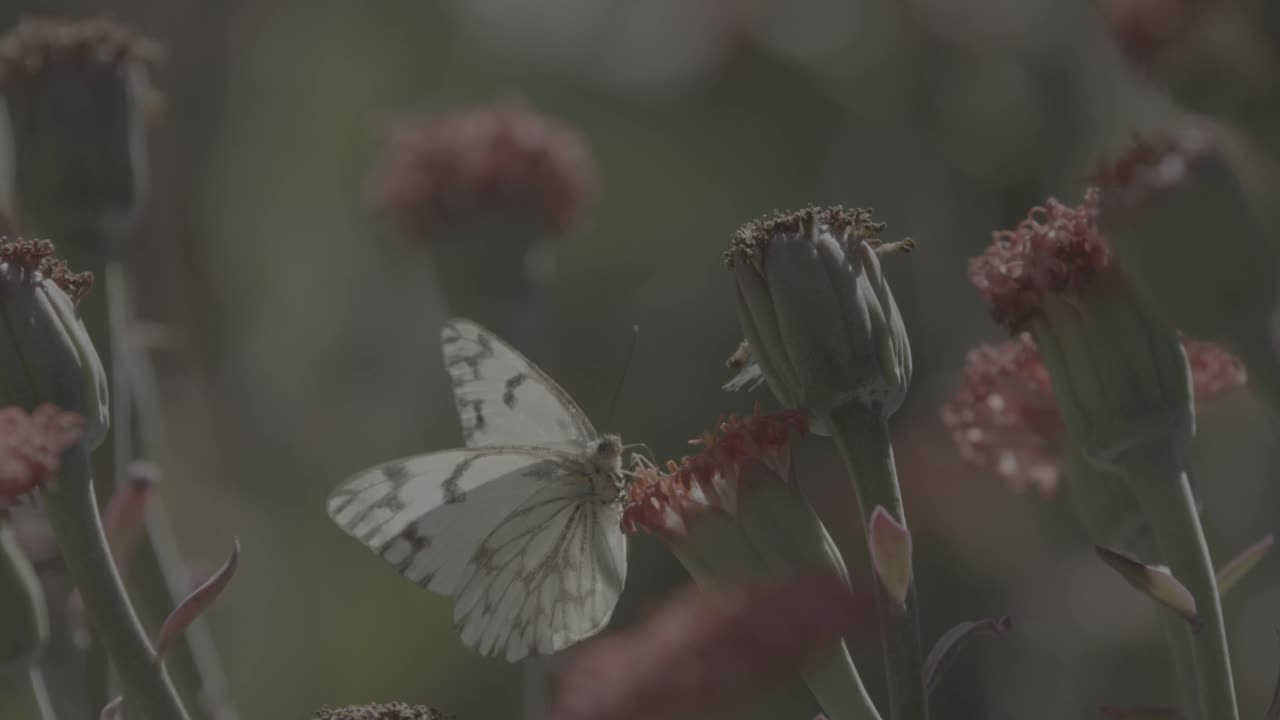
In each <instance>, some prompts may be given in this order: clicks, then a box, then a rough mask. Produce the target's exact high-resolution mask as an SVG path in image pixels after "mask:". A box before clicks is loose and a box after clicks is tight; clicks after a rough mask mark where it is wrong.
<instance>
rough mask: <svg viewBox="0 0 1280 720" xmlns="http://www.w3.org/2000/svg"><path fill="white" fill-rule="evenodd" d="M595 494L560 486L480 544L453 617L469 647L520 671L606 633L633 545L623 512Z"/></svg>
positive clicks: (571, 482) (580, 481)
mask: <svg viewBox="0 0 1280 720" xmlns="http://www.w3.org/2000/svg"><path fill="white" fill-rule="evenodd" d="M584 484H585V487H584ZM589 487H590V485H589V481H588V479H587V478H585V477H582V476H576V477H575V476H572V475H564V476H562V477H560V478H557V479H556V480H554V481H552V482H551V483H548V484H547V485H545V486H544V487H542V488H541V489H539V491H538V492H536V493H535V494H534V495H532V496H530V497H529V498H528V499H526V500H525V502H523V503H521V505H520V506H519V507H518V508H516V510H514V511H513V512H512V513H511V514H510V515H508V516H507V518H506V519H504V520H503V521H502V523H501V524H500V525H499V526H498V527H497V528H495V529H494V530H493V532H492V533H490V534H489V536H488V537H486V538H485V540H484V542H482V543H481V544H480V547H479V548H478V549H477V551H476V554H475V556H474V562H473V564H472V565H471V566H470V567H469V568H468V574H467V576H466V577H465V578H464V580H463V585H462V587H461V588H460V590H459V592H458V594H457V596H456V598H457V601H456V603H455V605H454V610H453V617H454V622H455V624H456V625H457V627H458V630H459V632H460V633H461V635H462V641H463V642H464V643H466V644H467V645H469V646H471V647H474V648H475V649H476V650H478V651H479V652H481V653H484V654H486V655H488V654H493V655H497V654H499V653H501V654H503V655H505V657H506V659H507V660H509V661H515V660H519V659H520V658H522V657H524V656H526V655H528V654H531V653H532V654H548V653H553V652H556V651H558V650H561V649H563V648H565V647H568V646H569V645H572V644H574V643H576V642H578V641H580V640H583V639H585V638H588V637H591V636H592V635H595V634H596V633H598V632H600V630H602V629H603V628H604V626H605V625H606V624H607V623H608V621H609V618H610V616H611V615H612V614H613V609H614V606H615V605H616V604H617V602H618V597H619V595H621V593H622V586H623V581H624V579H625V577H626V572H627V567H626V565H627V555H626V542H625V538H624V537H623V535H622V531H621V530H620V528H619V520H620V518H619V516H618V506H617V505H616V504H614V503H612V502H610V498H609V497H608V496H607V495H603V494H601V493H600V492H598V491H594V490H590V489H589Z"/></svg>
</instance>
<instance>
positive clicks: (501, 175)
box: [373, 102, 596, 233]
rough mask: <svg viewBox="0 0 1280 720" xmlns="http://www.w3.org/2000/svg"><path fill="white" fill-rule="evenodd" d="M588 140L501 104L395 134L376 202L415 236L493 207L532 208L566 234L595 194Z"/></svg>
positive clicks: (550, 121) (527, 110)
mask: <svg viewBox="0 0 1280 720" xmlns="http://www.w3.org/2000/svg"><path fill="white" fill-rule="evenodd" d="M595 188H596V173H595V165H594V163H593V161H592V157H591V152H590V149H589V148H588V147H587V143H586V140H585V139H584V138H583V137H582V135H581V134H580V133H579V132H578V131H577V130H575V129H574V128H572V127H570V126H568V125H565V124H564V123H561V122H559V121H556V120H553V119H551V118H549V117H547V116H545V115H542V114H541V113H538V112H536V111H534V110H532V109H530V108H529V107H527V106H525V105H524V104H523V103H519V102H501V103H497V104H494V105H488V106H479V107H474V108H469V109H466V110H460V111H457V112H452V113H448V114H445V115H441V116H439V117H433V118H427V119H425V120H423V121H421V122H418V123H416V124H412V125H407V126H405V127H402V128H400V129H399V130H397V131H396V132H395V133H394V134H393V135H392V137H391V141H390V143H389V145H388V148H387V152H386V156H385V159H384V160H383V164H382V167H381V169H380V170H379V171H378V172H377V174H376V176H375V177H374V188H373V193H374V200H375V202H376V204H377V205H378V206H380V207H382V208H384V209H387V210H390V211H392V212H393V213H394V214H395V215H396V216H398V218H399V219H400V221H401V222H402V223H403V224H404V225H405V226H406V227H407V228H408V229H409V230H410V231H411V232H414V233H423V232H427V231H429V230H430V229H431V228H432V227H433V226H434V225H436V224H438V223H440V222H441V221H447V220H453V219H456V218H458V217H460V216H464V215H465V214H467V213H473V212H474V213H485V212H491V211H492V210H494V209H514V210H517V211H530V212H532V213H533V214H534V215H535V216H536V217H537V218H538V219H539V220H540V221H541V222H543V223H545V225H546V226H548V227H551V228H556V229H564V228H565V227H567V226H569V225H571V224H572V223H573V221H575V220H576V219H577V218H578V216H579V215H580V214H581V212H582V207H583V206H584V205H585V204H586V201H587V200H588V199H589V198H590V196H591V195H592V194H593V193H594V192H595Z"/></svg>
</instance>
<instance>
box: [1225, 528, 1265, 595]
mask: <svg viewBox="0 0 1280 720" xmlns="http://www.w3.org/2000/svg"><path fill="white" fill-rule="evenodd" d="M1274 543H1275V539H1274V538H1273V537H1272V536H1271V535H1267V536H1266V537H1264V538H1262V539H1261V540H1259V541H1258V542H1256V543H1254V544H1253V545H1250V546H1249V547H1247V548H1245V549H1244V550H1243V551H1241V552H1240V554H1239V555H1236V556H1235V557H1234V558H1231V561H1230V562H1228V563H1227V564H1226V565H1223V566H1222V569H1221V570H1218V594H1219V595H1226V594H1227V591H1228V590H1230V589H1231V588H1233V587H1235V586H1236V583H1238V582H1240V580H1241V579H1243V578H1244V576H1245V575H1248V574H1249V572H1250V571H1251V570H1253V569H1254V568H1255V567H1257V565H1258V563H1260V562H1262V558H1263V557H1264V556H1265V555H1266V554H1267V551H1268V550H1270V549H1271V546H1272V545H1273V544H1274Z"/></svg>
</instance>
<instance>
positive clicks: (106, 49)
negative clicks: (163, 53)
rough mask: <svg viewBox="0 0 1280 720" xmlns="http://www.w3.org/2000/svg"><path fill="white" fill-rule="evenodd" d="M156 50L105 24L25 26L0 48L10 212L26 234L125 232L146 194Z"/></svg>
mask: <svg viewBox="0 0 1280 720" xmlns="http://www.w3.org/2000/svg"><path fill="white" fill-rule="evenodd" d="M158 57H159V50H158V48H156V47H155V46H154V45H152V44H151V43H150V42H148V41H146V40H143V39H140V38H138V37H137V36H135V35H134V34H133V33H132V32H130V31H129V30H128V29H126V28H124V27H121V26H119V25H117V24H115V23H112V22H109V21H105V20H91V21H86V22H69V23H61V22H50V21H41V20H27V21H24V22H23V23H21V24H20V25H19V26H18V27H17V28H16V29H14V30H13V31H12V32H10V33H9V34H8V35H6V36H5V37H4V38H3V39H2V40H0V94H3V99H4V108H5V111H6V113H5V115H6V117H7V120H8V126H9V127H8V131H9V133H10V134H11V137H12V140H11V142H12V145H11V157H12V161H11V162H12V167H11V168H9V169H7V170H6V172H7V174H8V175H9V178H8V182H9V185H8V188H7V189H8V191H9V194H10V197H9V198H6V201H7V204H8V205H9V210H10V212H11V213H12V214H14V215H16V217H17V220H18V224H19V226H20V227H22V228H24V229H26V230H27V231H28V232H31V231H35V232H39V233H42V234H57V235H58V236H60V237H62V236H66V237H70V236H72V235H73V234H78V233H80V232H83V231H87V230H101V229H118V228H123V227H127V226H128V225H129V224H131V223H132V221H133V218H134V217H135V215H136V214H137V211H138V209H139V207H140V205H141V202H142V198H143V195H144V194H145V192H146V186H147V174H146V158H145V153H146V142H145V136H146V129H147V125H148V120H149V116H150V114H151V113H152V111H153V109H154V108H155V106H156V104H157V96H156V93H155V91H154V90H153V89H152V87H151V85H150V82H149V80H148V70H149V68H150V66H151V65H152V64H154V62H155V61H156V60H157V59H158Z"/></svg>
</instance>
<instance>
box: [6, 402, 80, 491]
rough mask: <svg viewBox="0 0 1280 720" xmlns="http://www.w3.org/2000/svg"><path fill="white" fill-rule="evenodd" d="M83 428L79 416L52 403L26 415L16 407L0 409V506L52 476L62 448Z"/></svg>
mask: <svg viewBox="0 0 1280 720" xmlns="http://www.w3.org/2000/svg"><path fill="white" fill-rule="evenodd" d="M83 429H84V420H83V419H82V418H81V417H80V416H79V415H77V414H75V413H72V412H65V411H63V410H59V409H58V408H56V407H54V406H53V405H48V404H46V405H41V406H40V407H37V408H36V409H35V411H33V412H31V413H30V414H28V413H27V412H25V411H24V410H22V409H21V408H17V407H7V408H4V409H3V410H0V508H3V507H4V506H5V505H6V504H7V503H8V502H9V501H11V500H13V499H15V498H19V497H22V496H24V495H27V494H28V493H31V492H32V491H34V490H36V489H38V488H40V487H43V486H44V485H45V484H46V483H48V482H49V481H50V480H51V479H53V477H54V475H55V473H57V472H58V467H59V464H60V458H61V455H62V451H63V450H66V449H67V448H69V447H71V446H72V445H74V444H75V443H76V442H77V441H78V440H79V439H80V436H81V434H82V432H83Z"/></svg>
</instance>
